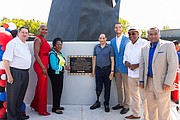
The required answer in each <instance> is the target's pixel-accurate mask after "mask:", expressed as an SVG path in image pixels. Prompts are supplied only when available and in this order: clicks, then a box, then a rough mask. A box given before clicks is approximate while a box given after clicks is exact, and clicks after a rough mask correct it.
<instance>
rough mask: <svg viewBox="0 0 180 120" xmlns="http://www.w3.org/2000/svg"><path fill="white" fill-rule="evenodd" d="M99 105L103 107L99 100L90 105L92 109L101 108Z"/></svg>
mask: <svg viewBox="0 0 180 120" xmlns="http://www.w3.org/2000/svg"><path fill="white" fill-rule="evenodd" d="M99 107H101V103H100V102H99V101H96V102H95V103H94V104H93V105H92V106H91V107H90V109H91V110H94V109H96V108H99Z"/></svg>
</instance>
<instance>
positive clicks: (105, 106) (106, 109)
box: [104, 104, 110, 112]
mask: <svg viewBox="0 0 180 120" xmlns="http://www.w3.org/2000/svg"><path fill="white" fill-rule="evenodd" d="M104 111H105V112H109V111H110V109H109V105H105V104H104Z"/></svg>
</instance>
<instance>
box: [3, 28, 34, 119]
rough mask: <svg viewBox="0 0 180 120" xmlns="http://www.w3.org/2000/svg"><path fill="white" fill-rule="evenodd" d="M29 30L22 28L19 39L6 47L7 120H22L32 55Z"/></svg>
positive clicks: (16, 38) (14, 39)
mask: <svg viewBox="0 0 180 120" xmlns="http://www.w3.org/2000/svg"><path fill="white" fill-rule="evenodd" d="M28 37H29V30H28V28H26V27H21V28H20V29H19V31H18V35H17V37H15V38H13V39H12V40H11V41H10V42H8V44H7V45H6V50H5V52H4V54H3V58H2V59H3V64H4V69H5V71H6V74H7V84H6V97H7V100H6V105H7V120H22V119H24V118H22V113H21V105H22V103H23V100H24V96H25V93H26V90H27V86H28V82H29V72H28V70H29V68H30V66H31V54H30V50H29V48H28V45H27V43H26V40H27V39H28Z"/></svg>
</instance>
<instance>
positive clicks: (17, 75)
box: [6, 67, 29, 120]
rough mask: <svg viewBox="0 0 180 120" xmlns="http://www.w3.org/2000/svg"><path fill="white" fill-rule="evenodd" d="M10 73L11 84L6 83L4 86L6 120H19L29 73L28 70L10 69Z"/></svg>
mask: <svg viewBox="0 0 180 120" xmlns="http://www.w3.org/2000/svg"><path fill="white" fill-rule="evenodd" d="M10 71H11V74H12V77H13V84H10V83H8V82H7V85H6V98H7V100H6V102H7V103H6V105H7V120H21V115H22V112H21V106H22V103H23V100H24V96H25V94H26V90H27V86H28V82H29V72H28V70H21V69H16V68H12V67H11V68H10Z"/></svg>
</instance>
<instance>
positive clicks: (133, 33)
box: [128, 32, 136, 36]
mask: <svg viewBox="0 0 180 120" xmlns="http://www.w3.org/2000/svg"><path fill="white" fill-rule="evenodd" d="M128 35H129V36H131V35H136V33H135V32H132V33H130V32H129V33H128Z"/></svg>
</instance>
